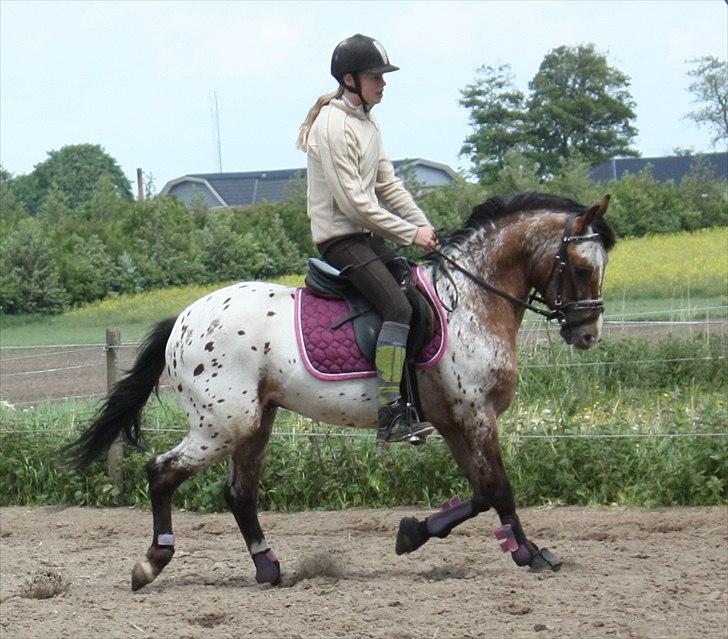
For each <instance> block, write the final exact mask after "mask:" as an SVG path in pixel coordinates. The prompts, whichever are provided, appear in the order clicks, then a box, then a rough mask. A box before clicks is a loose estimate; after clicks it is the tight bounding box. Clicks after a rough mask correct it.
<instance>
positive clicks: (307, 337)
mask: <svg viewBox="0 0 728 639" xmlns="http://www.w3.org/2000/svg"><path fill="white" fill-rule="evenodd" d="M412 277H413V282H414V283H415V285H416V286H417V288H418V289H419V290H420V292H421V293H423V294H424V295H425V297H426V298H428V299H429V300H430V302H431V303H432V306H433V307H434V308H435V311H436V312H435V316H434V323H435V326H434V331H433V336H432V338H431V339H430V341H429V342H428V343H427V344H425V346H424V347H423V349H422V350H421V352H420V353H419V355H418V356H417V357H416V358H415V365H416V366H417V367H418V368H430V367H432V366H435V364H437V363H438V362H439V361H440V359H442V355H443V353H444V352H445V346H446V345H447V314H446V313H445V309H444V308H443V307H442V303H441V302H440V300H439V299H438V297H437V295H436V294H435V291H434V289H433V287H432V283H431V282H430V280H429V278H428V277H427V275H426V274H425V271H424V269H422V268H421V267H419V266H418V267H416V268H414V269H413V271H412ZM294 300H295V311H294V318H295V331H296V342H297V343H298V350H299V352H300V354H301V359H302V360H303V363H304V366H305V367H306V369H307V370H308V372H309V373H311V375H313V376H314V377H316V378H318V379H325V380H330V381H338V380H346V379H357V378H361V377H374V376H376V374H377V373H376V369H375V367H374V362H372V361H370V360H368V359H366V358H365V357H364V356H363V355H362V354H361V351H360V350H359V346H358V345H357V343H356V337H355V336H354V327H353V326H352V323H351V322H346V323H344V324H342V325H341V326H339V327H338V328H336V329H332V328H331V324H332V323H334V322H335V321H336V320H338V319H340V318H342V317H344V316H346V315H347V314H348V313H349V307H348V306H347V304H346V302H344V301H343V300H339V299H333V300H331V299H324V298H321V297H317V296H316V295H314V294H313V293H311V291H309V290H308V289H307V288H298V289H296V294H295V297H294Z"/></svg>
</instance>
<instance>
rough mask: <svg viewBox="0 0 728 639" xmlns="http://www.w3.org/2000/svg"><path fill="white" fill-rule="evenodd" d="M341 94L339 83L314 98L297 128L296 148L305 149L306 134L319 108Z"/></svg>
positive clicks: (319, 110)
mask: <svg viewBox="0 0 728 639" xmlns="http://www.w3.org/2000/svg"><path fill="white" fill-rule="evenodd" d="M342 95H344V87H342V86H341V85H340V86H339V88H338V89H337V90H336V91H334V92H333V93H327V94H326V95H322V96H321V97H319V99H318V100H316V102H314V105H313V106H312V107H311V108H310V109H309V110H308V114H307V115H306V119H305V120H304V121H303V124H301V127H300V128H299V129H298V140H296V147H297V148H299V149H301V151H306V150H307V149H306V147H307V145H308V134H309V133H310V132H311V127H312V126H313V122H314V120H315V119H316V118H317V117H318V114H319V113H320V112H321V109H323V108H324V107H325V106H326V105H327V104H328V103H329V102H331V100H335V99H336V98H340V97H341V96H342Z"/></svg>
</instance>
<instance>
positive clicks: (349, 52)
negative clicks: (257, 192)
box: [298, 33, 438, 443]
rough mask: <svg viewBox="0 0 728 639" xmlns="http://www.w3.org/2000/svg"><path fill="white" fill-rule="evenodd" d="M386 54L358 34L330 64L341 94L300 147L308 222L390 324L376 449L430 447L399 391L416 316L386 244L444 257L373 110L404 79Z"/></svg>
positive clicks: (383, 349)
mask: <svg viewBox="0 0 728 639" xmlns="http://www.w3.org/2000/svg"><path fill="white" fill-rule="evenodd" d="M398 68H399V67H396V66H394V65H392V64H390V62H389V58H388V57H387V53H386V52H385V50H384V47H382V45H381V44H380V43H379V42H378V41H377V40H375V39H373V38H370V37H368V36H365V35H362V34H360V33H357V34H356V35H353V36H351V37H350V38H347V39H346V40H343V41H342V42H340V43H339V44H338V45H337V46H336V48H335V49H334V53H333V55H332V57H331V75H333V76H334V78H335V79H336V80H337V82H338V83H339V88H338V90H337V91H336V92H334V93H331V94H328V95H324V96H321V97H320V98H319V99H318V100H317V101H316V103H315V104H314V105H313V107H311V109H310V111H309V113H308V116H307V117H306V120H305V121H304V122H303V124H302V125H301V129H300V134H299V137H298V147H299V148H300V149H302V150H303V151H306V153H307V155H308V215H309V217H310V218H311V231H312V234H313V240H314V242H315V243H316V247H317V248H318V250H319V253H320V254H321V256H322V257H323V258H324V260H325V261H326V262H328V263H329V264H331V265H333V266H335V267H337V268H338V269H344V268H346V267H349V268H348V269H347V273H346V274H347V276H348V278H349V280H350V281H351V282H352V284H353V285H354V286H355V287H356V288H357V289H358V290H359V291H360V292H361V294H362V295H364V297H365V298H366V299H367V300H368V301H369V302H370V303H371V305H372V306H373V307H374V308H375V309H376V310H377V311H378V312H379V313H380V315H381V316H382V321H383V323H382V330H381V332H380V334H379V338H378V340H377V348H376V355H375V364H376V368H377V385H378V399H379V410H378V418H379V430H378V432H377V441H379V442H385V441H386V442H398V441H411V442H413V443H414V442H416V441H422V440H423V439H424V438H425V437H426V436H427V435H429V434H430V433H431V432H432V430H433V428H432V425H431V424H429V423H428V422H416V423H410V419H408V416H407V407H406V403H405V402H404V401H403V399H402V397H401V396H400V382H401V379H402V373H403V366H404V364H405V360H406V355H405V352H406V350H405V349H406V344H407V335H408V333H409V330H410V320H411V316H412V307H411V306H410V303H409V302H408V300H407V297H406V296H405V294H404V292H403V291H402V289H401V288H400V286H399V284H398V283H397V281H396V279H395V278H394V276H393V275H392V274H391V273H390V271H389V270H388V268H387V267H386V264H387V263H389V262H391V261H392V260H393V259H395V258H396V257H397V253H396V252H395V251H394V250H392V249H390V248H389V247H387V245H386V244H385V243H384V240H385V239H387V240H392V241H394V242H396V243H398V244H400V245H409V244H416V245H417V246H419V247H421V248H424V249H426V250H428V251H429V250H433V249H436V248H437V247H438V243H437V237H436V235H435V231H434V229H433V227H432V225H431V224H430V223H429V221H428V220H427V218H426V217H425V214H424V213H423V212H422V210H421V209H420V208H419V207H418V206H417V204H415V202H414V200H413V198H412V196H411V195H410V193H409V192H408V191H407V190H406V189H405V188H404V186H403V185H402V182H401V180H400V179H399V178H397V177H396V176H395V174H394V168H393V167H392V163H391V162H390V161H389V158H387V156H386V155H385V153H384V148H383V145H382V138H381V131H380V129H379V124H378V123H377V121H376V120H375V119H374V118H373V117H372V115H371V109H372V107H373V106H374V105H375V104H379V102H381V100H382V94H383V90H384V87H385V85H386V82H385V81H384V77H383V74H384V73H389V72H390V71H397V69H398Z"/></svg>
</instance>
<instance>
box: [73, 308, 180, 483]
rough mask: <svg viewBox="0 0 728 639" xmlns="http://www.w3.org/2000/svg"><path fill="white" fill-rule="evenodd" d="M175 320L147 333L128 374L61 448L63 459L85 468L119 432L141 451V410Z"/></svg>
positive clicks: (161, 363)
mask: <svg viewBox="0 0 728 639" xmlns="http://www.w3.org/2000/svg"><path fill="white" fill-rule="evenodd" d="M175 321H176V318H170V319H166V320H164V321H162V322H159V324H157V325H156V326H155V327H154V328H153V329H152V330H151V331H150V333H149V334H148V335H147V336H146V338H145V340H144V342H143V343H142V346H141V350H140V352H139V355H138V356H137V358H136V361H135V362H134V366H133V367H132V369H131V371H130V372H129V374H128V375H127V376H126V377H124V378H123V379H121V380H119V381H118V382H117V383H116V384H114V386H113V387H112V388H111V392H110V393H109V396H108V397H107V398H106V401H105V402H104V403H103V404H102V405H101V407H100V408H99V410H98V411H97V413H96V415H95V416H94V421H93V423H92V424H91V425H90V426H89V427H88V429H86V430H85V431H84V432H83V433H82V434H81V436H80V437H79V438H78V439H77V440H75V441H74V442H72V443H70V444H69V445H68V446H66V447H65V449H64V452H65V454H66V456H67V458H68V459H69V460H70V461H71V462H72V463H74V464H75V465H76V466H78V467H79V468H81V469H83V468H86V467H87V466H88V465H89V464H90V463H91V462H92V461H93V460H94V459H96V458H97V457H98V456H99V455H101V453H103V452H105V451H106V450H108V448H109V446H111V444H112V443H113V442H114V440H115V439H116V438H117V437H118V436H119V434H120V433H121V434H123V437H124V440H125V441H126V442H127V443H129V444H131V445H132V446H136V447H137V448H141V412H142V408H143V407H144V404H146V402H147V400H148V399H149V396H150V395H151V394H152V391H153V390H154V389H155V387H156V386H157V384H158V383H159V378H160V377H161V376H162V372H163V371H164V364H165V350H166V346H167V341H168V340H169V336H170V335H171V333H172V327H173V326H174V323H175Z"/></svg>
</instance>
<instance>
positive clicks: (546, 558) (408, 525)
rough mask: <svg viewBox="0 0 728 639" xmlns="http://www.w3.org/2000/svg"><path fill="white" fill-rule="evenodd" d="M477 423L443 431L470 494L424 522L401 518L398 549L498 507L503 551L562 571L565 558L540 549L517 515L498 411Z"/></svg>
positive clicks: (536, 565)
mask: <svg viewBox="0 0 728 639" xmlns="http://www.w3.org/2000/svg"><path fill="white" fill-rule="evenodd" d="M474 422H475V426H474V427H468V426H462V427H453V428H450V429H447V430H443V431H442V436H443V438H444V439H445V441H446V442H447V444H448V447H449V448H450V450H451V452H452V454H453V456H454V458H455V460H456V461H457V463H458V465H459V466H460V468H461V470H462V471H463V473H464V474H465V476H466V477H467V479H468V481H469V482H470V485H471V486H472V488H473V496H472V498H471V499H469V500H467V501H464V502H460V500H459V499H458V498H454V499H451V500H449V501H448V502H445V503H444V504H443V506H442V508H441V510H439V511H438V512H436V513H433V514H432V515H430V516H429V517H427V518H426V519H425V520H424V521H418V520H417V519H415V518H413V517H406V518H404V519H403V520H402V521H401V522H400V528H399V533H398V535H397V544H396V552H397V554H399V555H401V554H403V553H406V552H412V551H413V550H416V549H417V548H419V547H420V546H422V545H423V544H424V543H425V542H427V541H428V540H429V539H431V538H432V537H440V538H444V537H447V536H448V535H449V534H450V532H452V530H453V528H455V527H456V526H458V525H459V524H461V523H462V522H464V521H466V520H468V519H470V518H472V517H475V516H476V515H477V514H478V513H481V512H483V511H486V510H489V509H490V508H495V510H496V512H497V513H498V516H499V517H500V521H501V527H500V528H499V529H498V530H497V531H496V533H495V536H496V538H497V539H498V540H499V541H500V542H501V548H502V549H503V551H504V552H510V553H511V558H512V559H513V561H514V562H515V563H516V564H517V565H519V566H529V567H530V568H531V569H532V570H537V571H540V570H544V569H546V568H551V569H552V570H558V569H559V568H560V567H561V561H560V560H559V559H558V557H556V555H554V554H553V553H552V552H551V551H549V550H548V549H546V548H544V549H539V548H538V546H536V544H534V543H533V542H532V541H530V540H529V539H528V538H527V537H526V534H525V532H524V531H523V526H522V525H521V521H520V519H519V518H518V515H517V514H516V505H515V502H514V499H513V490H512V489H511V484H510V481H509V480H508V476H507V475H506V472H505V468H504V466H503V458H502V455H501V450H500V443H499V441H498V432H497V429H496V422H495V415H494V414H493V415H492V417H490V418H489V419H483V418H479V419H476V420H474Z"/></svg>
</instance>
